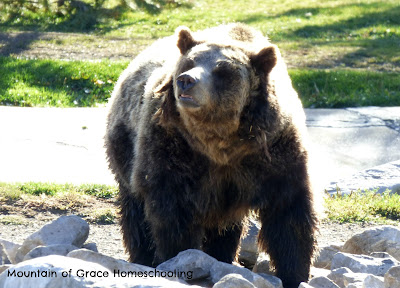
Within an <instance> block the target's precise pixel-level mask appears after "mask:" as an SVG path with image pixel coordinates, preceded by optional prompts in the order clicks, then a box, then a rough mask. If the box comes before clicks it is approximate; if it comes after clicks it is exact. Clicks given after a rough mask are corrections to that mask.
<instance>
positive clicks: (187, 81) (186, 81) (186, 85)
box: [176, 74, 198, 92]
mask: <svg viewBox="0 0 400 288" xmlns="http://www.w3.org/2000/svg"><path fill="white" fill-rule="evenodd" d="M197 82H198V80H197V79H195V78H193V77H192V76H190V75H188V74H181V75H179V77H178V78H177V79H176V84H177V85H178V87H179V88H180V89H181V90H182V92H185V91H186V90H189V89H190V88H192V87H193V86H194V85H195V84H196V83H197Z"/></svg>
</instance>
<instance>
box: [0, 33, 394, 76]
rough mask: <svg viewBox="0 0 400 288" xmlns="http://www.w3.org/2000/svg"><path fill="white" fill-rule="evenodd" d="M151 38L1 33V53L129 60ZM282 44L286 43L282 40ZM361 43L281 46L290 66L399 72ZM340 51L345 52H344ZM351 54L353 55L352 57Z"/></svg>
mask: <svg viewBox="0 0 400 288" xmlns="http://www.w3.org/2000/svg"><path fill="white" fill-rule="evenodd" d="M153 41H154V40H152V39H144V38H129V37H119V38H116V37H109V36H98V35H93V34H79V33H62V32H30V31H26V32H11V33H0V55H1V56H11V55H12V56H15V57H20V58H24V59H63V60H92V61H96V60H102V59H109V60H113V61H115V60H126V61H130V60H132V59H133V58H134V57H135V56H136V55H138V54H139V53H140V52H141V51H142V50H143V49H144V48H146V47H147V46H148V45H149V44H151V43H152V42H153ZM282 46H285V45H284V44H283V43H282ZM359 49H360V47H341V48H340V49H338V48H335V49H326V48H324V49H321V48H319V47H318V46H314V47H309V48H299V47H297V48H295V49H285V48H282V47H281V50H282V51H281V52H282V55H283V56H284V58H285V60H286V63H288V67H289V68H306V67H309V68H318V69H330V68H337V67H340V68H360V69H368V70H371V71H387V72H400V67H398V66H395V65H394V64H393V63H375V62H371V61H369V59H368V58H366V59H363V57H361V56H360V55H358V54H357V51H358V50H359ZM343 55H347V56H345V58H344V56H343ZM352 55H354V57H352Z"/></svg>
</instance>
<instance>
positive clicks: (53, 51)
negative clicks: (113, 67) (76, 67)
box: [0, 32, 151, 60]
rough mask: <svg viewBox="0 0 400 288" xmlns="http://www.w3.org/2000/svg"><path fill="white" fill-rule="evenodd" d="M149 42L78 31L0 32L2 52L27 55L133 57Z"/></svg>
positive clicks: (77, 57) (42, 57)
mask: <svg viewBox="0 0 400 288" xmlns="http://www.w3.org/2000/svg"><path fill="white" fill-rule="evenodd" d="M150 42H151V40H148V39H133V38H115V37H101V36H95V35H90V34H78V33H59V32H12V33H0V55H2V56H11V55H12V56H16V57H21V58H27V59H64V60H102V59H110V60H132V59H133V58H134V57H135V56H136V55H137V54H138V53H139V52H140V51H142V50H143V49H144V48H145V47H146V46H148V45H149V44H150Z"/></svg>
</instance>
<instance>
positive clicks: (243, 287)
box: [213, 274, 256, 288]
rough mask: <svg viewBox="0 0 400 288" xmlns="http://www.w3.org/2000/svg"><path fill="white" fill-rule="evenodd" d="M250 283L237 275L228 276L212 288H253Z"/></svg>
mask: <svg viewBox="0 0 400 288" xmlns="http://www.w3.org/2000/svg"><path fill="white" fill-rule="evenodd" d="M255 287H256V286H254V285H253V284H252V283H251V282H250V281H248V280H246V279H244V278H243V276H242V275H239V274H228V275H226V276H224V277H222V279H221V280H219V281H218V282H217V283H215V285H214V286H213V288H255Z"/></svg>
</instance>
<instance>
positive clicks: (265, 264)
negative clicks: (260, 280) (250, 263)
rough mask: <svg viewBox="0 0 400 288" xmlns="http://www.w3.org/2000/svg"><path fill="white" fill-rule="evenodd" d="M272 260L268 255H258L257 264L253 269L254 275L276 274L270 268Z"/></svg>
mask: <svg viewBox="0 0 400 288" xmlns="http://www.w3.org/2000/svg"><path fill="white" fill-rule="evenodd" d="M270 262H271V261H270V258H269V255H268V254H265V253H260V254H259V255H258V258H257V261H256V264H255V265H254V267H253V272H254V273H265V274H270V275H272V274H274V271H272V269H271V267H270Z"/></svg>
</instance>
